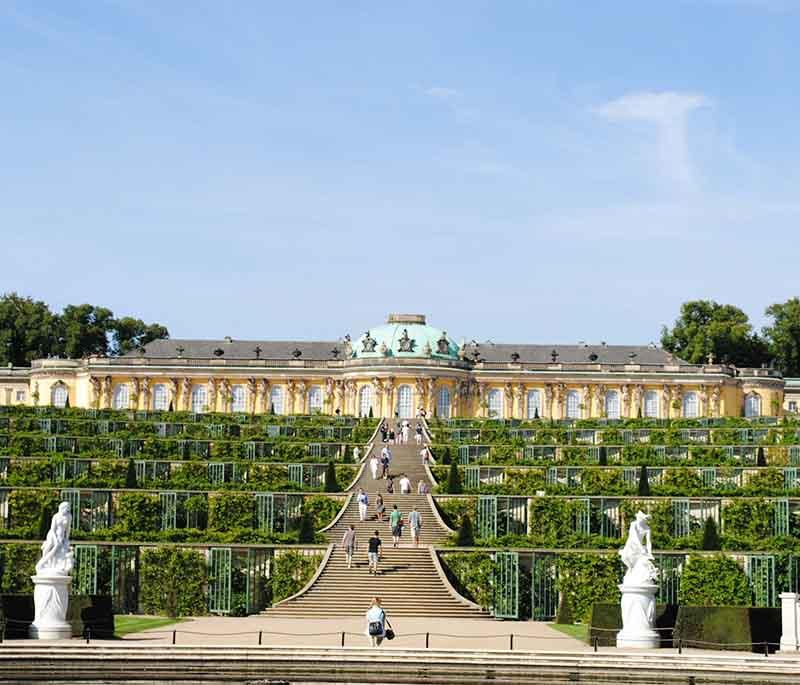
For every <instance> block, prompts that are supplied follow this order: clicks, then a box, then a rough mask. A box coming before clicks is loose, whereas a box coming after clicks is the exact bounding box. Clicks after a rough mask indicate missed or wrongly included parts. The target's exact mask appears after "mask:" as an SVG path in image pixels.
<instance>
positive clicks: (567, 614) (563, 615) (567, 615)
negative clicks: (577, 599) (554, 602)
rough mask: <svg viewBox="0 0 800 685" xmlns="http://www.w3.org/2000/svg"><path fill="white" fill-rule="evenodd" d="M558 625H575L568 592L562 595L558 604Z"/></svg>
mask: <svg viewBox="0 0 800 685" xmlns="http://www.w3.org/2000/svg"><path fill="white" fill-rule="evenodd" d="M556 623H561V624H563V625H572V624H573V623H575V616H574V614H573V613H572V605H571V604H570V602H569V594H567V593H566V592H565V593H563V594H562V595H561V597H560V599H559V602H558V613H557V614H556Z"/></svg>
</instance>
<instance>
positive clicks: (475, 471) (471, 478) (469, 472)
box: [464, 466, 481, 490]
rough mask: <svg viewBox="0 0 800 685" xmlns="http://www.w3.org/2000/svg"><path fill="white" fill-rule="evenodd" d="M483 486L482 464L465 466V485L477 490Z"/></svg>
mask: <svg viewBox="0 0 800 685" xmlns="http://www.w3.org/2000/svg"><path fill="white" fill-rule="evenodd" d="M480 486H481V467H480V466H467V467H465V468H464V487H465V488H475V489H476V490H477V489H478V488H479V487H480Z"/></svg>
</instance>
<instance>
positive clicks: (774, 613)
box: [673, 605, 781, 653]
mask: <svg viewBox="0 0 800 685" xmlns="http://www.w3.org/2000/svg"><path fill="white" fill-rule="evenodd" d="M780 638H781V610H780V609H772V608H755V607H733V606H702V607H701V606H683V605H682V606H680V607H679V608H678V618H677V621H676V622H675V632H674V635H673V643H674V644H675V646H677V645H678V642H679V641H681V642H682V643H683V645H684V646H690V647H691V646H693V645H696V646H698V647H704V648H707V645H704V644H702V643H708V642H712V643H716V644H724V645H725V647H724V648H723V649H732V650H736V651H745V652H749V651H753V652H759V653H763V651H764V643H765V642H767V643H778V642H780ZM768 647H769V650H770V651H775V648H776V644H770V645H768Z"/></svg>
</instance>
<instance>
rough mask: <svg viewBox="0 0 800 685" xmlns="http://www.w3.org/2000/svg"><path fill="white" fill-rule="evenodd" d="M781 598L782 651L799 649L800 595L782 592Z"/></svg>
mask: <svg viewBox="0 0 800 685" xmlns="http://www.w3.org/2000/svg"><path fill="white" fill-rule="evenodd" d="M780 598H781V644H780V650H781V651H782V652H796V651H798V649H800V605H798V601H799V600H800V595H798V594H797V593H796V592H782V593H781V594H780Z"/></svg>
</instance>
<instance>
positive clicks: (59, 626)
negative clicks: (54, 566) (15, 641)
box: [28, 574, 72, 640]
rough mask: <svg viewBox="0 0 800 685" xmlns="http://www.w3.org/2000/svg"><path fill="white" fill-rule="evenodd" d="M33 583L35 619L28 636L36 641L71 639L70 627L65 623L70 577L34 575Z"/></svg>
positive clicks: (32, 577)
mask: <svg viewBox="0 0 800 685" xmlns="http://www.w3.org/2000/svg"><path fill="white" fill-rule="evenodd" d="M31 580H32V581H33V585H34V590H33V602H34V605H35V607H36V617H35V618H34V620H33V623H32V624H31V627H30V628H29V630H28V634H29V635H30V636H31V637H32V638H34V639H38V640H62V639H68V638H70V637H72V626H70V624H69V623H67V620H66V619H67V606H68V605H69V586H70V583H71V582H72V577H71V576H65V575H55V574H54V575H46V576H43V575H36V576H31Z"/></svg>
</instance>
